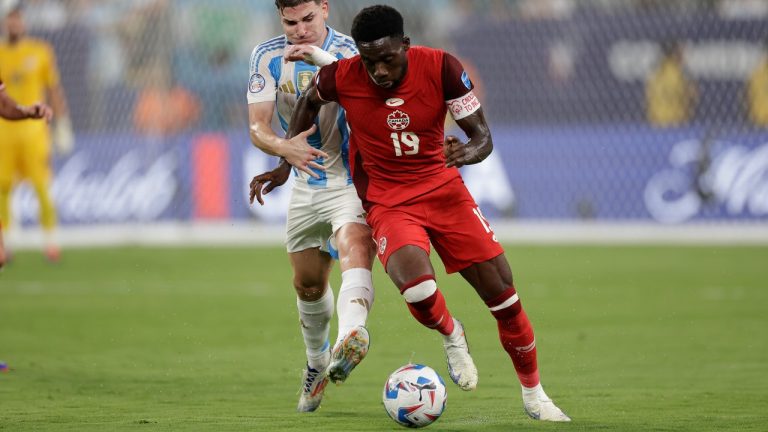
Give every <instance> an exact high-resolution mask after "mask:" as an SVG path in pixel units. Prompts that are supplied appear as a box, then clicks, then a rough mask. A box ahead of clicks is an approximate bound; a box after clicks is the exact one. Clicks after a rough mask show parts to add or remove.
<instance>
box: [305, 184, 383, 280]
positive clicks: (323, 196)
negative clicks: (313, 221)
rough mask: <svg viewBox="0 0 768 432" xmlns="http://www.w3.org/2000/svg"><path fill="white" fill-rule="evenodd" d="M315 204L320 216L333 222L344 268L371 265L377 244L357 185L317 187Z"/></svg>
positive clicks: (334, 234) (367, 266)
mask: <svg viewBox="0 0 768 432" xmlns="http://www.w3.org/2000/svg"><path fill="white" fill-rule="evenodd" d="M312 207H313V209H314V210H315V211H316V212H317V214H318V216H319V218H320V219H321V220H323V221H327V222H329V223H330V224H331V228H332V230H333V237H334V239H333V240H334V243H335V244H336V249H337V250H338V252H339V262H340V265H341V269H342V271H344V270H347V269H350V268H360V267H363V268H371V263H372V261H373V256H374V254H375V252H374V251H375V246H374V245H373V239H372V237H371V229H370V227H369V226H368V224H367V222H366V220H365V210H364V209H363V205H362V204H361V203H360V198H358V196H357V192H356V191H355V188H354V186H351V185H350V186H348V187H342V188H330V189H318V190H316V191H315V192H314V196H313V205H312Z"/></svg>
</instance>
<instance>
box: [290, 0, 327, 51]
mask: <svg viewBox="0 0 768 432" xmlns="http://www.w3.org/2000/svg"><path fill="white" fill-rule="evenodd" d="M327 19H328V2H327V1H325V0H323V1H322V2H321V3H320V4H317V3H315V2H314V1H309V2H306V3H302V4H300V5H298V6H295V7H290V8H285V9H283V10H282V11H280V22H281V24H282V25H283V31H284V32H285V35H286V36H287V37H288V41H290V42H291V43H292V44H297V45H299V44H308V45H316V46H321V45H322V44H323V40H325V31H326V30H325V20H327Z"/></svg>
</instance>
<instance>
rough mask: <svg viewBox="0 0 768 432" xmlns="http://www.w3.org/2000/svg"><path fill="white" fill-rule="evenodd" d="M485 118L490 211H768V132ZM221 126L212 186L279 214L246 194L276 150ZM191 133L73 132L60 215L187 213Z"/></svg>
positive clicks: (652, 217)
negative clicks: (266, 150) (489, 124)
mask: <svg viewBox="0 0 768 432" xmlns="http://www.w3.org/2000/svg"><path fill="white" fill-rule="evenodd" d="M492 129H493V137H494V145H495V149H494V152H493V153H492V155H491V157H490V158H489V159H488V160H486V161H485V162H483V163H482V164H478V165H474V166H467V167H464V168H463V169H462V175H463V176H464V180H465V183H466V184H467V187H468V188H469V189H470V191H471V192H472V193H473V195H474V196H475V199H476V200H477V202H478V204H479V205H480V207H481V209H482V211H483V213H484V214H485V216H486V217H488V218H489V219H500V218H520V219H529V220H530V219H565V220H574V219H595V220H645V221H658V222H663V223H681V222H687V221H705V220H706V221H710V220H766V219H768V132H766V131H757V130H756V131H751V132H731V131H728V130H713V129H711V128H705V127H690V128H679V129H666V130H659V129H653V128H650V127H646V126H643V125H637V124H616V125H580V126H569V127H493V128H492ZM221 137H222V138H223V142H224V143H225V144H224V145H226V146H227V148H228V154H229V161H228V166H227V167H225V169H224V170H212V172H214V171H215V172H220V173H224V175H226V177H227V178H226V179H224V181H223V183H224V184H225V185H228V188H226V190H222V191H217V193H224V194H227V199H228V204H229V206H228V208H229V215H228V217H227V218H231V219H246V218H256V219H260V220H265V221H270V222H276V221H282V220H283V219H284V217H285V209H286V207H287V203H288V200H289V198H290V183H288V184H286V185H285V186H283V187H281V188H278V189H276V190H275V191H273V193H271V194H269V195H268V196H266V197H265V201H266V205H265V206H263V207H262V206H259V205H258V204H257V205H255V206H250V205H248V202H247V197H248V183H249V182H250V180H251V178H252V177H253V175H255V174H259V173H261V172H264V171H266V170H268V169H271V168H272V167H274V166H275V164H276V163H277V159H276V158H274V157H271V156H266V155H264V154H263V153H261V152H260V151H258V150H256V149H255V148H253V147H252V146H251V145H250V143H249V142H248V137H247V135H246V134H245V133H240V132H231V133H225V134H221ZM195 138H196V137H195V136H193V135H187V136H179V137H176V138H173V139H170V140H163V141H158V140H152V139H148V138H142V137H139V136H136V135H132V134H124V135H103V134H100V135H82V136H79V137H78V148H77V151H76V152H75V153H74V154H72V155H70V156H68V157H66V158H58V159H56V164H55V166H56V175H55V180H54V185H53V194H54V199H55V201H56V203H57V206H58V209H59V216H60V219H61V221H62V223H64V224H92V223H129V222H158V221H169V220H182V221H188V220H192V219H194V218H195V216H194V211H193V209H194V208H195V200H196V199H200V198H199V195H198V194H196V193H195V191H194V188H195V187H200V186H199V185H200V184H203V185H204V184H206V183H207V182H206V181H205V180H206V179H208V180H210V179H209V178H208V176H210V175H213V174H211V172H206V171H205V170H204V168H203V169H201V168H200V167H195V166H194V164H193V162H192V160H191V159H192V158H191V154H192V153H193V151H192V150H193V146H194V145H195V144H194V143H195ZM196 177H197V179H198V180H197V181H196V182H193V178H196ZM200 178H202V179H203V180H204V181H202V182H201V181H199V180H200ZM210 183H215V182H213V181H211V182H210ZM195 185H198V186H195ZM14 208H15V209H16V211H17V215H20V216H21V220H22V221H23V222H25V223H29V222H33V221H34V220H35V219H36V218H37V214H36V213H37V202H36V200H35V199H34V193H33V192H32V190H31V188H30V187H28V186H25V187H23V188H20V189H19V190H18V191H17V193H16V194H15V195H14Z"/></svg>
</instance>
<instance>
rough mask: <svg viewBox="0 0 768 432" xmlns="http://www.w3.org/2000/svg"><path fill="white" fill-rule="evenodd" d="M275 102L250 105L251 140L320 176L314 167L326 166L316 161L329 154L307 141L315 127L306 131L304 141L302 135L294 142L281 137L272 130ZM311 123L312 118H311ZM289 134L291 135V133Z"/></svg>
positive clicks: (273, 153) (272, 153) (257, 145)
mask: <svg viewBox="0 0 768 432" xmlns="http://www.w3.org/2000/svg"><path fill="white" fill-rule="evenodd" d="M274 106H275V104H274V102H260V103H255V104H250V105H248V118H249V122H250V125H251V127H250V138H251V142H252V143H253V144H254V145H255V146H256V147H258V148H259V149H261V150H262V151H263V152H265V153H267V154H271V155H273V156H281V157H283V158H285V159H286V160H287V161H288V163H289V164H291V165H293V166H295V167H296V168H297V169H299V170H301V171H304V172H305V173H307V174H309V175H311V176H312V177H315V178H319V176H318V175H317V173H315V172H314V171H313V170H312V168H316V169H319V170H324V169H325V168H324V167H323V166H322V165H320V164H318V163H317V162H315V159H317V158H318V157H325V158H327V157H328V155H327V154H326V153H325V152H323V151H321V150H318V149H316V148H314V147H312V146H310V145H309V143H307V140H306V138H307V137H308V136H309V135H311V134H313V133H314V132H315V127H314V125H312V129H311V130H308V131H305V132H304V136H303V141H302V140H301V138H300V137H298V136H297V137H295V138H298V140H297V141H295V142H292V141H290V140H288V139H284V138H280V137H279V136H277V134H275V132H274V130H272V126H271V124H272V113H273V111H274ZM310 123H311V120H310ZM288 136H291V135H290V134H289V135H288Z"/></svg>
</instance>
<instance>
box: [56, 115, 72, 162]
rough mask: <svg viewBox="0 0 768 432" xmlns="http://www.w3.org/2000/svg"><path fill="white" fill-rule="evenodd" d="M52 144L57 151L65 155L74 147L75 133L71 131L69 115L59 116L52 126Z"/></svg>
mask: <svg viewBox="0 0 768 432" xmlns="http://www.w3.org/2000/svg"><path fill="white" fill-rule="evenodd" d="M53 144H54V145H55V146H56V150H57V152H58V153H59V154H60V155H62V156H66V155H68V154H70V153H72V149H73V148H74V147H75V134H74V133H73V132H72V121H71V120H70V119H69V117H66V116H64V117H60V118H59V119H58V120H56V123H55V125H54V128H53Z"/></svg>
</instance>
